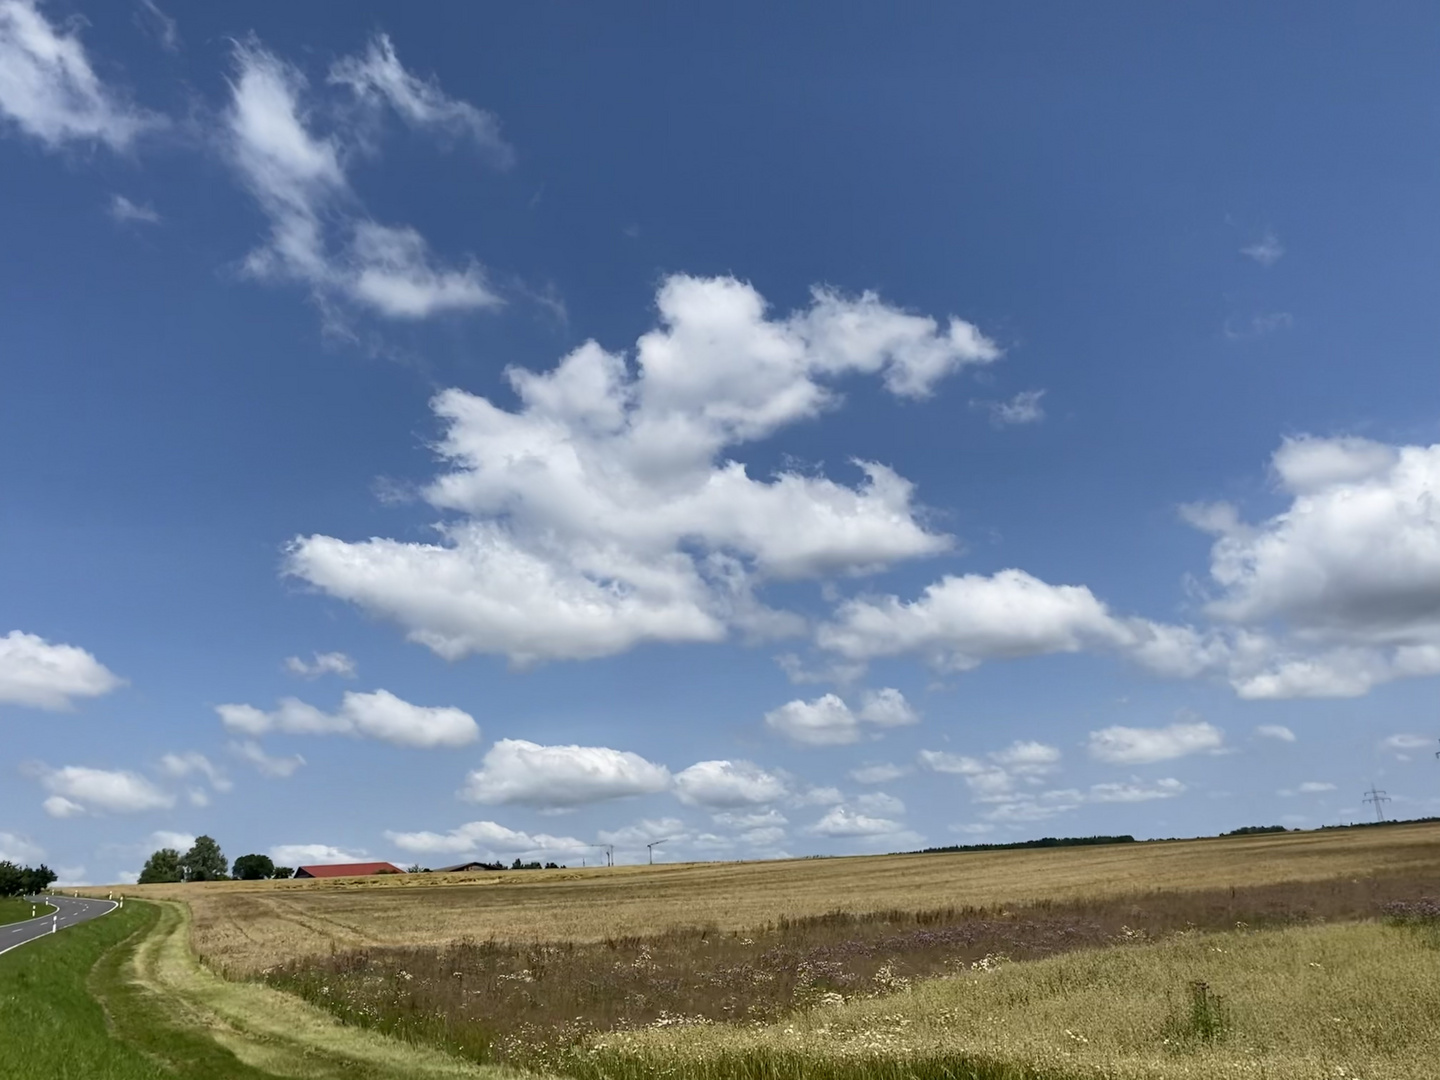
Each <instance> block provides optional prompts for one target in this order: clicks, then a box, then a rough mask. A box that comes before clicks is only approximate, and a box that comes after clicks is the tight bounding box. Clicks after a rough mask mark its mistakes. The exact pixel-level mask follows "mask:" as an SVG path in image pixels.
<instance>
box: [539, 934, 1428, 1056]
mask: <svg viewBox="0 0 1440 1080" xmlns="http://www.w3.org/2000/svg"><path fill="white" fill-rule="evenodd" d="M1437 1016H1440V950H1437V949H1435V948H1434V947H1433V944H1427V941H1426V939H1425V938H1424V937H1423V936H1422V935H1419V934H1417V933H1416V932H1415V930H1414V929H1412V928H1408V927H1394V926H1387V925H1383V924H1376V923H1361V924H1352V925H1348V926H1322V927H1304V928H1293V929H1288V930H1268V931H1260V932H1252V931H1235V932H1231V933H1227V934H1181V935H1177V936H1174V937H1172V938H1169V939H1167V940H1165V941H1160V942H1147V943H1142V944H1135V945H1121V946H1114V947H1110V948H1106V949H1096V950H1085V951H1081V952H1076V953H1069V954H1066V955H1062V956H1056V957H1052V958H1050V959H1047V960H1038V961H1034V962H1030V963H1021V964H1001V965H999V966H998V967H996V968H994V969H993V970H988V971H971V972H968V973H966V974H963V975H959V976H957V977H953V978H946V979H935V980H929V981H926V982H923V983H917V984H915V985H914V986H913V987H910V988H908V989H900V990H899V991H898V992H896V993H894V994H891V995H887V996H885V997H880V998H867V999H862V1000H857V1001H852V1002H849V1003H846V1004H843V1005H839V1006H835V1007H829V1008H816V1009H812V1010H810V1011H808V1012H805V1013H803V1014H800V1015H797V1016H794V1017H791V1018H789V1019H787V1020H785V1021H782V1022H779V1023H776V1024H772V1025H768V1026H764V1027H755V1026H737V1025H699V1024H697V1025H685V1024H683V1023H681V1024H676V1023H671V1024H666V1025H662V1026H658V1027H651V1028H649V1029H646V1030H641V1031H633V1032H622V1033H614V1034H610V1035H606V1036H601V1037H599V1038H596V1039H593V1040H589V1041H588V1042H586V1043H584V1044H579V1045H572V1046H571V1047H568V1048H557V1052H556V1053H555V1054H554V1056H553V1058H552V1061H551V1065H552V1067H553V1068H554V1069H555V1070H556V1071H557V1072H561V1073H564V1074H566V1075H570V1076H574V1077H577V1078H580V1080H658V1078H661V1077H664V1078H666V1080H741V1078H752V1077H755V1078H758V1077H764V1078H766V1080H791V1078H793V1080H901V1078H903V1077H914V1078H919V1077H974V1078H976V1080H992V1078H993V1080H1000V1078H1006V1080H1009V1078H1019V1077H1065V1078H1069V1080H1100V1078H1104V1080H1142V1078H1143V1080H1214V1078H1216V1077H1241V1078H1255V1080H1261V1078H1264V1080H1291V1078H1294V1080H1302V1078H1303V1080H1318V1078H1320V1077H1333V1078H1337V1080H1339V1078H1357V1077H1358V1078H1364V1080H1380V1078H1384V1080H1434V1077H1435V1076H1436V1062H1437V1061H1440V1024H1437V1023H1436V1022H1435V1018H1436V1017H1437Z"/></svg>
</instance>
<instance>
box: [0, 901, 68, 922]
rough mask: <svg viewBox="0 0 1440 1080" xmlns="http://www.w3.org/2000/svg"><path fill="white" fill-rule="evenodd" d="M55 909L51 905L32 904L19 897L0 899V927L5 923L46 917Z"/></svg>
mask: <svg viewBox="0 0 1440 1080" xmlns="http://www.w3.org/2000/svg"><path fill="white" fill-rule="evenodd" d="M54 910H55V908H54V906H53V905H51V904H32V903H31V902H30V901H29V900H26V899H24V898H22V897H19V896H4V897H0V926H4V925H5V924H6V923H17V922H24V921H25V920H26V919H31V918H38V917H39V916H41V915H48V914H49V913H50V912H52V911H54Z"/></svg>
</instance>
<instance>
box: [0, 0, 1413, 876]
mask: <svg viewBox="0 0 1440 1080" xmlns="http://www.w3.org/2000/svg"><path fill="white" fill-rule="evenodd" d="M157 2H158V0H157ZM1437 33H1440V20H1437V16H1436V14H1435V12H1434V10H1433V8H1431V7H1429V6H1428V5H1420V4H1415V5H1404V4H1402V5H1389V6H1387V7H1386V9H1385V12H1384V13H1383V16H1382V15H1380V14H1378V13H1375V12H1374V11H1373V10H1371V9H1370V8H1369V6H1368V5H1358V4H1357V5H1324V6H1316V5H1304V6H1303V7H1302V6H1300V5H1290V4H1276V5H1270V6H1268V7H1266V8H1264V9H1263V10H1262V9H1259V8H1256V7H1254V6H1251V5H1221V6H1219V7H1211V8H1209V9H1207V10H1206V11H1204V12H1201V11H1199V10H1198V9H1197V10H1184V9H1178V8H1169V9H1160V8H1155V7H1154V6H1152V5H1127V4H1111V5H1104V6H1101V7H1098V8H1096V7H1090V8H1088V9H1086V10H1084V11H1081V10H1080V9H1078V8H1076V7H1074V6H1073V5H1040V6H1034V5H1032V6H1030V7H1028V8H1026V9H1025V10H1024V11H1023V12H1022V11H1014V12H1003V11H995V10H990V11H986V10H982V9H981V8H980V7H979V6H978V5H977V6H963V5H943V4H935V5H921V6H919V7H917V8H914V9H912V10H911V12H910V14H909V16H908V17H907V19H906V20H905V21H904V23H903V24H900V23H898V22H897V20H895V19H894V17H893V15H890V14H887V13H886V12H883V11H881V10H880V9H878V8H872V7H867V6H862V5H848V4H838V5H836V4H832V5H825V6H824V8H823V10H822V9H821V8H811V9H809V10H805V9H801V8H796V9H794V10H791V11H777V10H774V9H773V6H771V5H732V6H731V7H729V8H727V9H726V11H725V12H724V13H723V14H721V15H716V14H714V13H713V12H710V11H702V10H700V9H699V8H695V7H688V6H674V7H671V8H668V9H666V10H664V11H652V12H644V13H640V12H635V11H631V12H618V13H617V12H615V11H605V10H602V9H600V8H594V7H592V8H579V7H575V6H573V5H572V6H561V5H531V6H528V7H527V8H526V9H525V10H524V11H512V12H507V13H497V12H495V11H493V10H487V9H482V8H478V7H464V6H459V7H451V8H447V9H444V10H440V9H436V10H425V11H418V12H417V11H416V10H415V9H414V7H413V5H412V6H408V7H407V6H402V5H398V4H394V5H391V4H367V5H358V4H357V5H347V6H346V8H345V10H344V12H343V14H341V15H337V14H336V11H335V9H332V8H321V7H316V8H311V9H302V10H300V11H299V12H298V13H297V11H296V10H295V9H294V7H293V6H292V5H284V6H282V5H278V4H250V5H244V6H227V5H207V6H205V7H204V8H203V9H200V10H191V9H185V8H181V7H180V6H178V5H175V6H173V7H172V6H167V5H164V4H159V6H157V4H156V3H150V2H145V0H142V2H139V3H135V4H110V5H99V4H79V3H69V2H61V0H51V2H46V3H34V2H31V0H0V177H3V182H4V187H5V193H6V197H5V198H4V199H3V200H0V235H3V236H4V237H5V245H6V256H7V257H6V258H5V259H4V260H3V262H0V311H3V312H4V316H5V333H4V337H3V353H0V357H3V366H0V372H3V382H0V457H3V460H4V461H5V462H6V464H7V468H6V469H5V475H4V483H3V486H0V724H3V730H4V736H5V737H4V739H3V740H0V775H3V776H4V777H5V781H4V790H5V792H6V795H7V798H6V799H5V807H4V810H3V816H0V857H12V858H17V859H21V860H30V861H34V860H37V859H41V858H43V859H45V860H46V861H48V862H49V863H50V864H51V865H52V866H57V867H59V868H61V872H62V873H63V874H64V876H65V879H66V880H74V881H80V880H85V881H119V880H125V878H126V875H133V874H134V873H135V872H136V871H137V870H138V868H139V866H140V863H141V862H142V861H143V858H144V856H145V855H146V854H147V853H148V852H149V851H150V850H152V849H153V848H155V847H156V846H159V845H160V844H162V843H169V842H173V843H184V842H186V841H187V839H188V838H189V837H193V836H194V835H197V834H199V833H202V832H203V833H209V834H211V835H213V836H215V837H217V838H218V839H219V840H220V841H221V843H222V846H223V847H224V849H225V851H226V852H227V854H229V855H230V856H232V857H234V856H238V855H240V854H243V853H246V852H249V851H261V852H270V853H271V854H273V855H275V856H276V857H277V858H280V859H281V860H282V861H286V862H291V863H296V862H314V861H331V860H333V859H337V858H344V857H348V856H356V857H361V856H365V857H370V858H384V859H393V860H395V861H398V862H401V863H405V864H408V863H410V862H412V861H418V862H420V863H422V864H424V865H441V864H444V863H449V862H455V861H460V860H461V859H463V858H468V857H472V856H475V857H486V858H497V857H498V858H504V859H505V860H507V861H508V860H509V859H512V858H515V857H523V858H527V859H528V858H532V857H538V858H543V859H546V860H549V859H554V860H555V861H559V862H567V863H577V862H579V861H580V860H581V859H585V860H589V861H593V860H594V859H595V858H596V857H597V850H596V849H595V848H594V847H593V846H590V845H595V844H601V843H613V844H615V845H616V849H617V857H618V858H619V859H621V860H625V861H635V860H639V859H643V858H644V857H645V846H644V845H645V843H646V842H647V841H650V840H654V839H657V838H662V837H664V838H667V843H666V844H665V845H664V846H663V847H661V848H659V849H657V855H658V856H661V857H664V858H668V859H685V858H759V857H774V856H778V855H782V854H795V855H798V854H813V853H845V852H859V851H876V850H897V849H903V848H909V847H915V846H920V845H922V844H924V845H941V844H947V843H956V842H970V841H1004V840H1011V839H1021V838H1026V837H1031V836H1038V835H1079V834H1090V833H1109V832H1129V833H1133V834H1135V835H1137V836H1141V837H1150V836H1171V835H1194V834H1203V833H1213V832H1216V831H1219V830H1223V829H1229V828H1235V827H1237V826H1241V825H1248V824H1258V823H1272V822H1282V823H1286V824H1291V825H1299V826H1310V827H1313V826H1318V825H1322V824H1328V823H1335V822H1340V821H1349V820H1352V819H1362V818H1364V817H1365V816H1367V814H1368V813H1369V809H1368V808H1367V807H1365V806H1364V805H1362V803H1361V801H1360V797H1361V795H1362V793H1363V791H1364V789H1365V788H1367V787H1368V786H1369V785H1370V784H1371V783H1376V784H1379V785H1380V786H1381V787H1382V788H1384V789H1385V790H1387V791H1388V792H1389V793H1390V795H1391V797H1392V798H1393V800H1394V801H1393V802H1392V803H1391V804H1390V806H1389V808H1388V809H1389V811H1390V812H1391V813H1392V814H1398V815H1402V816H1417V815H1421V814H1432V813H1436V812H1440V797H1437V796H1440V786H1437V776H1440V773H1437V764H1436V762H1435V760H1434V757H1433V754H1432V751H1433V750H1434V749H1436V748H1437V747H1440V743H1436V741H1435V740H1436V737H1437V735H1440V728H1437V722H1436V720H1435V708H1434V702H1435V689H1436V675H1437V673H1440V501H1437V489H1440V428H1437V419H1440V417H1437V412H1436V397H1435V392H1434V388H1433V385H1432V384H1433V381H1434V375H1433V371H1434V370H1435V355H1436V348H1437V344H1440V305H1437V304H1435V303H1434V298H1433V289H1434V283H1435V281H1436V280H1437V271H1440V216H1437V214H1436V213H1435V211H1434V206H1435V194H1434V193H1435V191H1436V190H1437V185H1440V130H1437V128H1440V76H1437V75H1436V66H1435V63H1434V60H1435V42H1436V40H1437Z"/></svg>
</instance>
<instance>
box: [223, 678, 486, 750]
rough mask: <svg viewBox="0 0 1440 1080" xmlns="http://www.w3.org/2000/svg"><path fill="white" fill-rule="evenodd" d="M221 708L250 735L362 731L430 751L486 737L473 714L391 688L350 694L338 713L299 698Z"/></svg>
mask: <svg viewBox="0 0 1440 1080" xmlns="http://www.w3.org/2000/svg"><path fill="white" fill-rule="evenodd" d="M215 711H216V712H218V713H219V714H220V719H221V721H222V722H223V723H224V725H225V727H226V728H228V729H229V730H230V731H234V732H237V733H239V734H241V735H250V736H259V735H265V734H267V733H269V732H272V731H278V732H283V733H285V734H289V735H357V736H362V737H364V738H368V739H381V740H383V741H385V742H389V743H394V744H395V745H396V746H415V747H421V748H424V749H433V748H435V747H440V746H464V745H465V744H467V743H472V742H474V741H475V740H476V739H478V738H479V737H480V727H479V725H478V724H476V723H475V719H474V717H472V716H471V715H470V714H469V713H467V712H464V711H463V710H461V709H456V708H451V707H447V706H428V705H412V704H410V702H408V701H404V700H402V699H401V698H398V697H396V696H395V695H394V694H392V693H390V692H389V691H388V690H376V691H374V692H373V693H368V694H361V693H355V692H354V691H350V692H347V693H346V694H345V697H344V698H343V700H342V701H341V704H340V708H339V709H338V710H337V711H335V712H333V713H327V712H325V711H323V710H321V709H317V708H316V707H315V706H314V705H309V704H306V703H305V702H303V701H300V700H299V699H298V698H284V699H282V700H281V702H280V704H279V706H278V707H277V708H275V709H273V710H271V711H270V712H266V711H265V710H263V709H257V708H256V707H255V706H254V705H218V706H216V709H215Z"/></svg>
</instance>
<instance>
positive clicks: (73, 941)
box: [0, 905, 263, 1080]
mask: <svg viewBox="0 0 1440 1080" xmlns="http://www.w3.org/2000/svg"><path fill="white" fill-rule="evenodd" d="M157 915H158V912H157V911H156V910H155V908H154V907H148V906H144V905H130V906H129V907H127V908H126V909H125V910H123V911H115V912H112V913H110V914H109V915H105V916H102V917H101V918H98V919H93V920H91V921H89V922H85V923H81V924H79V925H78V926H73V927H67V928H66V929H65V930H63V931H61V932H60V933H57V934H51V935H46V936H45V937H43V938H41V939H40V940H38V941H33V942H31V943H29V944H27V945H22V946H21V947H20V948H18V949H14V950H12V951H10V952H7V953H6V954H5V955H4V956H0V1076H5V1077H17V1078H19V1077H24V1078H26V1080H71V1078H74V1080H82V1078H84V1080H90V1078H100V1077H103V1078H105V1080H162V1078H173V1077H175V1076H177V1075H178V1076H182V1077H194V1078H195V1080H201V1078H202V1077H207V1076H209V1077H217V1078H220V1080H229V1078H231V1077H243V1078H246V1080H249V1078H252V1077H255V1076H257V1075H263V1074H255V1073H251V1072H249V1071H245V1070H234V1069H229V1068H227V1067H226V1062H225V1061H224V1060H223V1059H219V1060H217V1059H216V1058H215V1057H213V1056H210V1057H207V1058H206V1059H205V1060H204V1061H203V1065H204V1068H203V1070H202V1071H186V1070H173V1069H171V1068H167V1067H165V1066H164V1065H162V1064H161V1062H160V1061H159V1060H157V1059H156V1058H153V1057H151V1056H148V1055H147V1054H146V1053H145V1052H144V1051H143V1050H142V1049H141V1048H140V1047H137V1046H133V1045H131V1044H129V1043H127V1042H125V1041H123V1040H121V1039H118V1038H116V1037H115V1035H114V1034H113V1033H112V1031H111V1029H110V1026H109V1023H108V1021H107V1017H106V1012H105V1009H104V1008H102V1006H101V1005H100V1003H99V1001H97V1000H96V998H95V997H94V996H93V995H92V994H91V992H90V984H91V977H92V975H91V973H92V970H93V969H95V968H96V965H97V963H99V962H101V961H102V960H103V959H104V958H106V957H107V956H119V955H121V954H122V953H123V951H124V947H125V945H126V943H127V941H129V940H131V939H132V938H133V937H134V936H135V935H137V934H143V933H144V932H145V931H146V930H147V929H148V928H149V927H150V926H152V925H153V924H154V922H155V919H156V917H157ZM109 977H113V972H111V973H110V974H109V976H107V975H106V974H102V975H101V977H100V979H99V981H100V982H101V983H102V984H105V983H107V982H108V979H109ZM113 1004H121V1002H120V1001H119V1000H116V1001H114V1002H113ZM168 1037H169V1033H166V1032H162V1031H157V1032H156V1038H157V1039H160V1038H168ZM178 1041H179V1042H183V1040H178ZM176 1042H177V1040H170V1041H169V1043H168V1045H167V1046H166V1049H167V1050H170V1049H181V1050H184V1049H186V1048H185V1047H183V1046H177V1045H176ZM190 1057H191V1060H196V1061H197V1063H201V1062H198V1059H197V1058H195V1057H194V1055H190Z"/></svg>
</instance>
